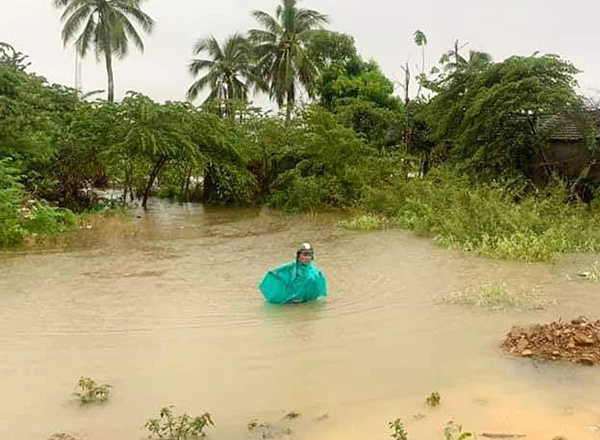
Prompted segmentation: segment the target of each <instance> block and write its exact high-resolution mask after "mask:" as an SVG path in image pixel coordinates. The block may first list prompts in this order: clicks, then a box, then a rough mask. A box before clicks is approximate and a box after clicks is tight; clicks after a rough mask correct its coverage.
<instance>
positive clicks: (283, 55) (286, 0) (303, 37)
mask: <svg viewBox="0 0 600 440" xmlns="http://www.w3.org/2000/svg"><path fill="white" fill-rule="evenodd" d="M252 15H253V16H254V18H255V19H256V21H258V23H259V24H260V26H261V27H262V28H263V29H253V30H251V31H250V38H251V40H252V41H253V42H254V43H255V51H256V56H257V62H258V68H259V71H260V72H261V73H262V75H263V77H264V78H265V79H266V80H267V81H268V82H269V96H270V98H271V99H275V101H276V102H277V105H279V107H280V108H281V107H283V106H284V104H285V105H286V113H287V118H288V119H289V118H290V114H291V111H292V107H293V106H294V103H295V100H296V93H297V89H298V86H299V85H302V86H304V87H305V88H306V89H307V90H308V91H309V93H310V90H311V87H310V86H311V84H312V83H313V82H314V81H315V77H316V74H317V69H316V67H315V65H314V63H313V62H312V60H311V59H310V57H309V56H308V54H307V50H306V45H307V43H308V40H309V37H310V35H311V33H312V32H313V31H314V30H316V29H321V28H322V27H323V25H325V24H326V23H328V22H329V19H328V18H327V16H326V15H323V14H321V13H320V12H317V11H315V10H312V9H303V8H298V0H281V4H280V5H279V6H277V9H276V10H275V16H271V15H269V14H268V13H266V12H263V11H253V12H252Z"/></svg>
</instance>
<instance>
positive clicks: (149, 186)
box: [142, 156, 167, 209]
mask: <svg viewBox="0 0 600 440" xmlns="http://www.w3.org/2000/svg"><path fill="white" fill-rule="evenodd" d="M165 163H167V158H166V157H164V156H161V157H160V159H158V161H157V162H156V163H155V164H154V168H152V172H151V173H150V177H149V178H148V184H147V185H146V189H145V190H144V195H143V199H142V208H144V209H146V207H147V205H148V197H149V196H150V191H151V190H152V185H154V181H155V180H156V178H157V177H158V174H159V173H160V171H161V170H162V167H163V166H164V165H165Z"/></svg>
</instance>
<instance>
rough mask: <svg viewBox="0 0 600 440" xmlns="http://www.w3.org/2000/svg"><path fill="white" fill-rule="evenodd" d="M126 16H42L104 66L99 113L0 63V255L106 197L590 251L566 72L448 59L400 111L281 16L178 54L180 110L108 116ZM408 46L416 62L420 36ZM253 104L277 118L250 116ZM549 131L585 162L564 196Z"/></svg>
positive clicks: (321, 33)
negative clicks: (266, 105)
mask: <svg viewBox="0 0 600 440" xmlns="http://www.w3.org/2000/svg"><path fill="white" fill-rule="evenodd" d="M142 3H143V2H142V1H141V0H128V1H125V0H99V1H93V2H91V1H83V0H55V5H56V6H57V7H59V8H63V16H62V17H63V20H64V31H63V38H64V40H65V42H68V41H71V40H74V41H75V46H76V48H77V50H78V51H79V52H80V54H81V55H82V56H85V55H86V54H87V53H88V52H89V51H90V50H91V49H93V50H94V51H95V52H96V54H97V55H99V59H102V58H103V62H104V64H105V67H106V69H107V73H108V97H107V98H108V99H107V100H102V99H97V97H96V99H95V100H92V99H91V98H92V96H84V95H83V94H82V93H81V91H79V90H75V89H71V88H69V87H65V86H61V85H56V84H50V83H48V82H47V80H46V79H45V78H43V77H41V76H38V74H36V73H33V72H31V71H30V68H29V63H28V61H27V56H26V55H24V54H21V53H20V52H18V50H17V49H15V48H13V47H12V46H10V45H8V44H6V43H2V44H1V45H0V246H6V245H12V244H16V243H19V242H21V241H22V240H24V239H25V238H26V237H27V236H29V235H32V234H37V233H46V234H47V233H55V232H59V231H62V230H65V229H67V228H69V227H70V226H72V225H74V224H75V222H76V214H77V213H82V212H88V211H90V210H95V209H98V208H99V207H103V206H105V205H106V201H105V200H103V199H102V198H101V197H99V196H98V193H97V191H96V190H97V189H106V188H113V189H117V190H118V191H119V193H120V194H121V203H129V202H132V201H135V200H139V201H140V203H141V204H142V206H143V207H144V208H145V207H146V206H147V204H148V200H149V197H151V196H153V195H159V196H162V197H170V198H173V199H176V200H179V201H201V202H203V203H206V204H213V205H229V206H232V205H235V206H237V205H249V204H260V205H270V206H274V207H276V208H280V209H284V210H288V211H306V210H321V209H328V208H346V209H352V210H356V211H357V214H361V213H362V214H366V215H363V216H362V217H360V216H359V217H358V218H357V219H356V220H355V221H353V222H346V223H345V224H346V226H349V227H355V228H367V229H369V228H377V227H382V226H385V225H394V226H400V227H404V228H409V229H413V230H415V231H417V232H419V233H423V234H427V235H431V236H434V237H436V238H437V239H438V240H439V241H440V242H441V243H443V244H446V245H449V246H453V247H458V248H461V249H464V250H473V251H478V252H481V253H484V254H486V255H490V256H494V257H501V258H516V259H523V260H528V261H536V260H548V259H553V258H555V257H556V254H557V253H561V252H569V251H597V250H598V249H600V224H599V222H598V219H599V215H600V214H599V212H600V210H599V208H598V203H597V202H596V201H595V200H594V199H593V193H594V187H593V185H591V182H590V181H589V179H587V180H586V174H585V173H586V170H587V171H588V172H589V169H590V166H591V165H593V164H594V163H595V160H596V150H595V136H594V130H593V127H592V124H590V123H588V120H587V119H586V117H585V115H586V114H587V113H586V109H585V105H584V98H583V97H582V96H580V95H578V93H577V83H576V80H575V76H576V74H577V73H578V71H577V69H576V68H575V67H574V66H573V65H571V64H570V63H569V62H568V61H565V60H563V59H561V58H560V57H558V56H556V55H538V54H535V55H532V56H513V57H509V58H507V59H506V60H503V61H498V62H494V61H493V60H492V57H491V56H490V55H488V54H485V53H481V52H474V51H471V52H469V53H468V54H466V53H464V52H463V51H462V50H461V49H460V47H459V44H458V42H457V43H456V45H455V47H453V48H452V49H451V50H449V51H448V52H447V53H445V54H443V55H442V57H441V59H440V62H439V65H438V66H436V67H434V68H433V69H431V71H428V70H427V69H426V66H425V65H424V63H422V65H421V66H419V72H418V74H417V75H415V76H414V78H412V77H411V72H410V69H409V67H408V66H406V67H405V72H406V81H405V83H404V84H401V87H403V88H404V89H405V93H404V96H403V97H402V98H400V97H398V96H396V95H395V93H394V92H395V88H396V85H395V84H394V83H393V82H392V81H391V80H390V79H388V78H387V77H386V76H385V75H384V74H383V72H382V71H381V69H380V68H379V66H378V65H377V63H376V62H375V61H374V60H365V59H364V58H363V57H361V55H360V54H359V53H358V52H357V50H356V46H355V43H354V39H353V38H352V37H351V36H350V35H346V34H341V33H337V32H333V31H329V30H326V29H325V28H324V27H325V26H326V25H327V24H328V22H329V18H328V17H327V16H326V15H324V14H322V13H320V12H318V11H314V10H311V9H305V8H303V7H301V5H300V4H299V2H298V1H296V0H281V1H280V4H279V5H278V6H277V7H276V10H275V13H274V14H272V15H271V14H270V13H267V12H264V11H253V12H252V15H253V17H254V18H255V19H256V22H257V26H256V28H255V29H251V30H249V31H248V32H247V33H242V32H237V33H235V34H233V35H231V36H230V37H228V38H226V39H225V40H224V41H222V42H220V41H218V40H216V39H215V38H213V37H212V36H202V37H201V38H200V39H199V40H198V41H197V42H196V43H195V44H194V46H193V48H194V54H195V58H194V59H192V60H190V63H189V66H188V68H189V70H190V73H191V75H192V76H193V77H194V79H193V81H192V83H191V85H190V87H189V91H188V93H187V101H173V102H166V103H157V102H154V101H153V100H152V99H151V98H149V97H148V96H145V95H144V94H142V93H139V92H129V93H128V94H127V95H126V96H125V97H124V98H123V99H122V100H120V101H117V102H115V100H114V92H113V90H114V73H113V66H112V57H113V56H117V57H122V56H126V55H127V53H128V48H129V44H130V43H133V44H135V45H136V46H137V47H139V48H140V49H143V47H144V45H143V41H142V37H141V35H140V33H139V32H138V30H136V26H138V27H140V28H141V29H142V30H143V31H144V32H150V31H152V28H153V25H154V20H153V19H152V18H151V17H149V16H148V15H147V14H145V13H144V12H143V11H142ZM414 37H415V44H416V45H417V46H419V47H420V48H421V50H422V51H423V53H425V51H426V50H427V38H426V36H425V34H424V33H423V32H420V31H416V32H415V34H414ZM100 55H101V57H100ZM400 55H401V54H399V56H400ZM423 59H425V58H424V57H423ZM411 80H415V81H416V82H417V85H418V91H417V93H416V95H415V96H414V97H410V94H409V93H408V90H409V84H410V82H411ZM255 93H266V94H267V95H268V96H269V97H270V98H271V99H272V100H273V101H274V102H276V103H277V105H278V106H279V108H280V109H281V112H280V114H277V115H271V114H269V113H265V112H263V111H262V110H260V109H257V108H254V107H252V104H251V97H252V95H253V94H255ZM203 94H204V95H205V96H206V99H205V101H204V102H203V103H202V104H201V105H196V104H194V101H195V100H196V99H197V98H198V97H199V96H201V95H203ZM301 96H306V97H307V99H306V100H305V101H303V102H300V100H299V97H301ZM558 114H570V115H578V117H579V119H580V120H581V121H583V123H582V124H580V125H581V127H582V138H583V139H584V142H585V143H586V144H585V145H586V148H588V150H589V161H588V163H586V164H585V166H583V167H582V169H581V174H580V175H579V176H578V178H577V179H573V178H572V176H567V175H565V174H561V168H560V167H559V166H553V165H548V164H547V163H545V165H544V166H541V167H540V166H533V165H534V164H536V163H544V161H545V151H546V149H547V136H548V133H547V132H546V131H544V130H543V129H542V128H540V127H541V125H540V122H541V121H542V119H543V118H544V117H547V116H549V115H558ZM533 182H535V184H534V183H533ZM582 182H583V183H582ZM582 188H583V189H582ZM590 202H591V203H590ZM74 213H75V214H74Z"/></svg>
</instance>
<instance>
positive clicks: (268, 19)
mask: <svg viewBox="0 0 600 440" xmlns="http://www.w3.org/2000/svg"><path fill="white" fill-rule="evenodd" d="M252 16H253V17H254V19H255V20H256V21H258V23H259V24H260V25H261V26H262V27H263V28H264V29H265V30H267V31H268V32H270V33H272V34H276V35H279V34H282V33H283V28H282V26H281V25H280V24H279V23H278V21H277V19H276V18H274V17H273V16H271V15H270V14H268V13H266V12H264V11H252Z"/></svg>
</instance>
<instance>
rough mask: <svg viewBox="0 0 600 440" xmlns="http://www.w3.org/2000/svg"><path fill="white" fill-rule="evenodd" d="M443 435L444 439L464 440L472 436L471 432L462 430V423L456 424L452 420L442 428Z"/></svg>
mask: <svg viewBox="0 0 600 440" xmlns="http://www.w3.org/2000/svg"><path fill="white" fill-rule="evenodd" d="M444 435H445V436H446V440H465V439H466V438H469V437H472V436H473V433H472V432H463V430H462V425H457V424H455V423H454V422H448V424H447V425H446V427H445V428H444Z"/></svg>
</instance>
